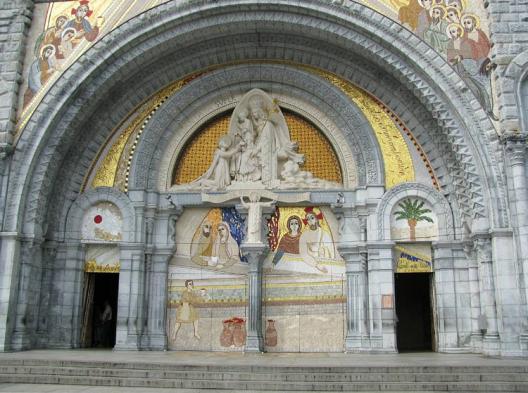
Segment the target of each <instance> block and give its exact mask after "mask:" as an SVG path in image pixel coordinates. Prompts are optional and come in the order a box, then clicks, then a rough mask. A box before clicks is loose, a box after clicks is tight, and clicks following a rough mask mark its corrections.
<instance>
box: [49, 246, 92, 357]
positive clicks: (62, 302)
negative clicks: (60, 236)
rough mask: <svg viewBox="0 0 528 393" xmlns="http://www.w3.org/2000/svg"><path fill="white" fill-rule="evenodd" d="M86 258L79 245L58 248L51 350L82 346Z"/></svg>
mask: <svg viewBox="0 0 528 393" xmlns="http://www.w3.org/2000/svg"><path fill="white" fill-rule="evenodd" d="M84 255H85V249H84V246H83V245H82V244H81V243H79V242H68V243H64V244H62V245H61V246H60V247H59V250H58V253H57V258H56V265H55V269H54V275H53V283H52V292H51V298H52V302H51V303H52V304H51V307H50V316H49V325H48V326H49V330H48V331H49V336H50V342H49V346H50V347H51V348H74V347H77V346H79V339H80V324H81V321H80V318H81V315H82V312H81V308H82V304H81V297H82V284H83V275H84V261H85V258H84Z"/></svg>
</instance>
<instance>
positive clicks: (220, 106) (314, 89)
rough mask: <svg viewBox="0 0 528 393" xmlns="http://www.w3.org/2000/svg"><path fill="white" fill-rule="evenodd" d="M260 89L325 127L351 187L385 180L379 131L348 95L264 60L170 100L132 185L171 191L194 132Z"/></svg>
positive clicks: (145, 140)
mask: <svg viewBox="0 0 528 393" xmlns="http://www.w3.org/2000/svg"><path fill="white" fill-rule="evenodd" d="M254 87H259V88H261V89H263V90H266V91H267V92H269V93H270V95H271V96H272V97H273V98H275V99H278V101H279V105H280V106H282V107H284V108H285V109H290V110H292V111H294V112H296V113H297V114H300V115H301V116H303V117H306V118H307V119H309V120H311V121H312V122H313V123H314V124H317V125H319V129H320V130H321V131H322V133H323V134H324V135H325V136H326V138H327V139H328V141H329V142H330V143H331V145H333V148H334V151H335V153H336V154H337V156H338V159H339V161H340V163H341V167H342V170H343V175H344V176H343V178H344V185H345V187H347V188H348V187H356V186H364V185H367V184H376V185H378V184H383V182H384V173H383V159H382V156H381V152H380V149H379V146H378V143H377V141H376V139H375V137H374V132H373V130H372V128H371V126H370V124H369V123H368V121H367V119H366V118H365V117H364V115H363V113H362V112H361V111H360V110H359V109H358V108H357V107H356V106H355V104H354V103H353V102H352V101H351V100H350V99H349V98H348V97H346V96H345V95H344V93H342V92H341V91H339V90H338V89H337V88H336V87H335V86H333V85H331V84H330V83H328V82H327V81H325V80H324V79H322V78H320V77H317V76H316V75H313V74H310V73H308V72H306V71H303V70H300V69H296V68H290V67H285V66H283V65H274V64H260V65H243V66H236V67H229V68H223V69H221V70H218V71H216V72H212V73H211V74H209V75H206V76H204V77H202V78H199V79H197V80H196V81H194V82H192V83H191V84H189V85H188V86H187V87H185V88H184V89H182V90H181V91H180V92H178V93H177V94H175V95H174V96H173V97H171V98H170V99H169V100H167V102H165V103H164V104H163V105H162V107H161V108H160V110H158V111H157V112H156V113H155V114H154V116H153V117H152V119H151V120H150V121H149V123H148V124H147V125H146V127H145V129H144V131H143V134H142V139H141V141H140V143H139V144H138V147H137V149H136V154H135V158H134V161H133V162H132V167H131V171H130V179H131V182H130V188H131V189H158V190H160V191H167V189H168V188H169V187H170V184H168V181H169V178H170V173H171V172H172V169H173V166H174V165H175V162H176V158H177V156H178V154H179V153H180V152H181V150H182V149H183V148H184V146H185V144H186V143H187V142H188V140H189V139H190V138H191V137H192V134H193V133H194V132H195V131H196V130H198V129H199V128H200V126H202V125H203V124H204V123H206V122H207V121H208V120H209V119H211V118H212V117H214V116H215V115H217V114H219V113H223V112H226V111H232V109H233V108H234V107H235V105H236V104H237V102H238V101H239V100H240V99H241V97H242V96H243V95H244V94H245V93H247V91H249V90H251V89H252V88H254ZM351 171H356V173H352V172H351ZM354 178H356V180H355V181H354Z"/></svg>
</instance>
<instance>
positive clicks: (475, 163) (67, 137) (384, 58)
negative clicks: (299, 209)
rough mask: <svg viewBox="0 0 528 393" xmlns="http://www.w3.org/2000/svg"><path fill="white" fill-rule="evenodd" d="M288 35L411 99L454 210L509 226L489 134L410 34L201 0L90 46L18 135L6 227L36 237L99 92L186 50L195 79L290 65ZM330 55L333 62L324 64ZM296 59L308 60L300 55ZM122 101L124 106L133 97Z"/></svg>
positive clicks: (379, 19)
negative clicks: (441, 145) (427, 121)
mask: <svg viewBox="0 0 528 393" xmlns="http://www.w3.org/2000/svg"><path fill="white" fill-rule="evenodd" d="M146 21H148V23H145V22H146ZM255 32H257V33H260V32H262V33H270V34H275V38H276V40H278V41H277V42H278V45H275V47H273V48H271V49H269V50H268V49H262V50H261V48H260V47H259V46H258V45H257V46H256V47H252V48H250V49H248V50H247V51H245V50H238V49H239V48H238V47H237V42H238V41H237V40H234V39H232V37H235V36H237V37H240V36H244V35H245V34H255ZM292 36H293V37H297V38H296V39H301V37H302V39H312V40H314V41H319V42H321V51H324V48H325V47H328V46H329V45H332V46H333V47H336V46H337V47H339V48H340V50H339V51H337V52H333V53H328V54H327V57H326V58H321V59H320V60H319V62H320V63H319V64H317V65H316V66H319V67H321V68H325V69H328V70H329V71H331V72H334V73H336V74H338V75H343V76H346V74H347V69H346V67H344V68H343V67H342V64H346V63H347V61H348V60H347V59H350V58H352V57H360V58H362V59H364V60H365V62H366V63H368V64H371V65H375V66H376V67H379V68H380V69H382V70H383V72H385V73H388V74H390V75H391V76H392V77H393V78H394V79H396V80H398V81H399V82H400V83H401V84H402V85H403V86H405V89H408V90H410V91H412V92H414V98H416V99H418V100H419V101H420V102H421V104H422V105H423V106H424V107H425V108H427V110H428V112H429V114H430V115H431V116H432V117H433V118H434V119H435V121H436V123H437V124H436V125H437V127H438V129H439V132H440V133H441V135H444V136H445V139H446V141H447V143H448V144H449V149H448V150H449V151H450V152H453V153H452V154H453V155H454V160H453V162H448V163H447V167H448V171H449V172H450V175H451V176H452V177H453V189H452V190H451V191H452V192H453V193H454V194H456V198H457V201H458V202H459V205H460V209H461V213H463V214H465V216H467V217H468V219H469V220H471V219H472V218H479V217H488V215H489V216H490V218H491V219H492V221H493V223H494V225H495V226H496V227H504V226H507V222H508V217H507V211H506V202H505V201H506V198H505V188H504V184H503V183H504V182H503V179H502V177H501V175H500V173H499V171H498V165H497V163H496V156H495V154H494V153H495V150H494V147H492V146H493V144H492V143H491V142H495V141H494V139H493V138H494V137H493V135H494V134H495V130H494V129H493V126H492V124H491V122H490V121H489V119H488V118H487V116H486V114H485V112H484V110H483V109H482V108H481V107H480V105H479V103H478V101H477V100H476V98H475V97H474V96H473V95H472V93H471V92H470V91H469V90H468V89H465V88H464V82H463V81H462V80H461V79H460V78H459V77H458V75H456V73H454V72H453V71H452V69H451V67H450V66H449V65H448V64H447V63H446V61H445V60H444V59H443V58H442V57H440V56H439V55H438V54H436V53H435V52H434V51H433V50H432V49H431V48H430V47H429V46H428V45H427V44H425V43H424V42H422V41H421V40H420V39H419V38H417V37H416V36H414V35H413V34H412V33H410V32H409V31H407V30H406V29H404V28H403V27H402V26H400V25H399V24H398V23H396V22H394V21H392V20H390V19H389V18H386V17H384V16H382V15H381V14H378V13H376V12H375V11H373V10H372V9H369V8H367V7H365V6H363V5H361V4H358V3H354V4H353V5H352V6H351V7H350V8H343V7H339V6H335V5H332V4H330V3H325V2H321V1H316V0H304V1H302V2H299V1H297V0H273V1H256V0H218V1H216V2H210V1H205V0H204V1H193V2H172V1H171V2H167V3H164V4H162V5H160V6H158V7H155V8H153V9H151V10H149V11H147V12H145V13H144V14H141V15H139V16H138V17H136V18H134V19H131V20H129V21H128V22H126V23H124V24H123V25H121V26H119V27H118V28H116V29H115V30H114V31H113V32H111V33H109V34H108V35H107V36H105V37H104V38H103V39H101V40H100V41H99V42H97V43H96V44H95V45H94V46H93V47H92V48H90V49H89V50H88V51H87V52H86V53H85V54H83V55H82V56H81V57H80V58H79V60H78V61H77V62H76V63H75V64H73V65H72V66H71V67H70V68H69V69H68V70H67V71H66V72H65V73H64V74H63V75H62V77H61V78H60V79H59V80H58V81H57V82H56V83H55V85H54V86H53V87H52V88H51V89H50V91H49V93H48V94H47V96H46V97H45V98H44V99H43V101H42V102H41V103H40V105H39V106H38V107H37V109H36V110H35V112H34V113H33V115H32V117H31V119H30V121H29V122H28V124H27V125H26V127H25V129H24V130H23V132H22V134H21V137H20V139H19V140H18V144H17V149H16V152H15V154H14V156H13V158H12V166H11V168H12V172H13V176H11V179H12V181H10V184H9V190H8V196H7V208H6V216H5V220H4V223H3V224H4V225H3V226H4V230H7V231H23V232H24V233H35V232H38V231H37V229H36V228H37V227H38V226H39V225H41V223H42V222H43V221H44V220H45V212H46V209H47V207H48V206H49V204H50V198H51V194H52V191H53V187H54V186H55V185H54V182H55V180H56V178H57V174H58V173H59V172H60V168H61V163H62V162H63V160H64V158H65V157H66V156H67V154H68V152H69V149H70V148H71V147H72V146H74V145H75V143H76V142H77V141H78V139H79V136H80V135H82V133H83V132H89V131H90V130H91V129H92V128H93V126H92V125H91V124H90V122H93V121H94V120H93V118H94V111H95V110H96V108H97V107H98V105H102V104H103V103H104V102H106V101H105V98H106V97H107V96H110V97H111V95H112V94H113V93H116V92H118V91H123V90H126V89H128V90H127V91H128V92H129V93H130V96H133V97H137V96H138V95H142V99H145V98H146V97H147V96H148V95H150V94H152V93H154V92H155V91H156V90H157V89H156V88H155V87H152V88H150V89H149V88H145V89H144V91H139V92H138V91H137V89H135V88H134V86H128V85H127V84H126V83H124V81H127V78H130V76H131V75H135V76H136V77H137V78H145V79H148V77H149V75H150V69H154V68H155V67H156V64H157V63H161V62H162V60H163V61H166V59H167V57H168V55H169V54H171V53H172V54H173V55H172V57H171V61H173V62H179V61H180V60H185V59H180V58H178V53H180V50H182V49H187V48H192V49H193V50H194V52H195V54H196V53H198V52H200V51H202V56H197V57H196V58H192V59H189V61H188V62H187V65H185V64H184V62H181V63H179V64H180V65H179V67H182V70H184V69H185V67H189V66H192V67H193V68H194V70H193V71H195V72H196V71H197V70H199V69H204V68H206V67H208V66H211V65H214V64H215V63H218V62H223V63H227V62H230V61H240V60H244V59H248V57H251V58H252V60H255V59H266V58H270V57H277V56H281V57H282V58H295V57H296V56H297V54H296V51H295V50H291V49H284V46H281V45H280V40H281V39H288V38H284V37H292ZM212 37H214V38H221V37H225V39H224V40H223V41H224V42H231V44H230V46H229V48H230V49H229V50H226V48H228V47H227V46H226V47H223V48H222V50H221V51H218V52H215V50H217V49H218V48H215V47H214V46H212V47H207V41H208V40H210V39H211V38H212ZM281 37H282V38H281ZM230 39H232V40H231V41H229V40H230ZM226 40H227V41H226ZM288 44H289V42H288ZM191 52H192V51H191ZM248 53H249V54H248ZM299 53H301V54H302V53H303V52H302V51H300V52H299ZM336 57H337V58H339V59H341V61H342V63H339V64H336V63H335V62H334V61H333V60H332V59H335V58H336ZM164 59H165V60H164ZM323 59H324V60H323ZM294 60H295V61H298V62H301V63H302V62H306V63H310V61H311V59H310V58H309V57H307V58H299V59H294ZM368 64H367V67H368ZM187 73H190V72H189V71H187ZM163 82H164V84H167V83H169V82H170V80H167V81H163ZM414 98H413V99H414ZM127 105H129V106H130V109H132V108H133V106H134V102H133V100H129V102H128V103H127ZM108 117H111V115H108ZM431 133H432V132H431ZM434 137H435V136H434V135H431V136H430V138H434ZM450 154H451V153H450ZM79 183H80V182H79Z"/></svg>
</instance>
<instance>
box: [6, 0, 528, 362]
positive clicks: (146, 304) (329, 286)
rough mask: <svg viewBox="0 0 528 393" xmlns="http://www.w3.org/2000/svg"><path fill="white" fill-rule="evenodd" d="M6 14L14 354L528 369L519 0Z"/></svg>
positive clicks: (154, 4)
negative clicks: (499, 361) (314, 357)
mask: <svg viewBox="0 0 528 393" xmlns="http://www.w3.org/2000/svg"><path fill="white" fill-rule="evenodd" d="M0 7H1V8H0V26H1V29H0V47H1V48H2V57H1V58H0V70H1V75H0V97H1V98H2V99H1V100H0V124H1V129H0V152H1V160H0V225H1V230H0V272H1V275H0V277H1V286H0V305H1V307H0V350H2V351H19V350H26V349H35V348H84V347H108V348H114V349H115V350H193V351H205V352H208V351H226V352H233V351H240V352H348V353H397V352H405V351H415V350H420V351H437V352H446V353H482V354H485V355H492V356H517V357H526V356H528V300H527V299H528V187H527V173H526V170H527V166H526V133H527V132H528V11H527V10H526V9H525V8H523V5H522V4H521V1H516V0H514V1H510V2H508V3H504V2H498V1H494V0H490V1H488V2H483V1H482V2H481V1H478V0H471V1H470V0H358V1H351V0H340V1H335V0H334V1H330V0H303V1H294V0H259V1H255V0H216V1H208V0H170V1H167V0H153V1H139V0H118V1H115V0H112V1H110V0H89V1H88V0H81V1H79V0H75V1H73V0H71V1H60V2H55V1H37V0H6V1H4V2H3V3H2V5H1V6H0ZM524 7H525V6H524Z"/></svg>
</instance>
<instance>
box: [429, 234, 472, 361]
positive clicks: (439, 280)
mask: <svg viewBox="0 0 528 393" xmlns="http://www.w3.org/2000/svg"><path fill="white" fill-rule="evenodd" d="M432 248H433V260H434V273H435V275H434V277H435V289H436V291H435V294H436V299H435V304H436V315H437V328H438V329H437V332H436V335H437V340H438V351H439V352H449V353H454V352H461V351H469V350H470V339H471V309H470V294H469V272H468V269H467V261H466V258H465V255H464V254H463V250H462V246H461V245H460V244H457V243H453V242H435V243H433V247H432ZM464 347H466V349H464Z"/></svg>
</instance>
